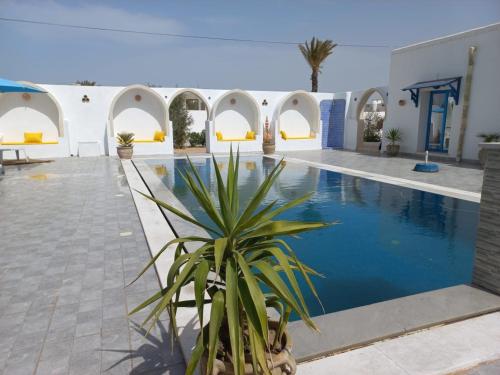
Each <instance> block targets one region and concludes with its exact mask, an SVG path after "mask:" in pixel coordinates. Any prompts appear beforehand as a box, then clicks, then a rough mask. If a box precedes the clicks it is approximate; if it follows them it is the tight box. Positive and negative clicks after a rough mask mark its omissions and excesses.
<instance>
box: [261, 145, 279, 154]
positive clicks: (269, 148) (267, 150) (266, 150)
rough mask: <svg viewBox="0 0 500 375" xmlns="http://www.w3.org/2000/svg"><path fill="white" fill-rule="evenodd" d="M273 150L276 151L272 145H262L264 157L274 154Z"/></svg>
mask: <svg viewBox="0 0 500 375" xmlns="http://www.w3.org/2000/svg"><path fill="white" fill-rule="evenodd" d="M275 149H276V145H275V144H274V143H263V144H262V151H264V155H271V154H274V151H275Z"/></svg>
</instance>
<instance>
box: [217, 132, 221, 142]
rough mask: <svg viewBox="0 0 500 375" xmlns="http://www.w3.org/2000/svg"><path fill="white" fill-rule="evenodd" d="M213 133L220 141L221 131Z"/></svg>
mask: <svg viewBox="0 0 500 375" xmlns="http://www.w3.org/2000/svg"><path fill="white" fill-rule="evenodd" d="M215 135H216V136H217V140H218V141H222V133H221V132H216V133H215Z"/></svg>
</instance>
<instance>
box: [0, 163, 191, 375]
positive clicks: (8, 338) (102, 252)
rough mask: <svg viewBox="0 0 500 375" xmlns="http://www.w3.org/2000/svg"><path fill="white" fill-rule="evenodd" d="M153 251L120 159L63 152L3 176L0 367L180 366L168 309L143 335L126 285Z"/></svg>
mask: <svg viewBox="0 0 500 375" xmlns="http://www.w3.org/2000/svg"><path fill="white" fill-rule="evenodd" d="M148 259H149V250H148V246H147V243H146V240H145V237H144V233H143V230H142V227H141V224H140V221H139V218H138V215H137V212H136V209H135V206H134V203H133V201H132V197H131V194H130V190H129V188H128V185H127V182H126V179H125V176H124V175H123V173H122V171H121V165H120V162H119V161H118V160H116V159H113V158H107V157H99V158H81V159H79V158H66V159H57V160H56V161H55V162H54V163H49V164H38V165H27V166H19V167H17V166H12V167H6V175H5V176H3V177H1V176H0V374H5V375H16V374H23V375H24V374H37V375H42V374H85V375H91V374H183V373H184V360H183V357H182V354H181V352H180V350H179V347H178V345H177V344H175V345H174V346H173V347H171V345H170V333H169V332H168V318H166V317H164V318H163V319H162V321H161V324H159V325H158V326H157V327H155V328H154V329H153V330H152V333H151V334H150V335H149V336H147V337H145V335H144V333H145V332H144V330H143V329H141V328H140V327H139V326H138V323H140V322H142V320H141V318H144V314H145V313H140V314H139V315H137V316H133V317H132V318H131V319H130V320H129V319H128V318H127V313H128V311H130V310H131V309H132V308H133V307H135V306H136V305H137V304H138V303H140V302H142V300H144V299H145V298H146V297H147V296H148V295H150V294H152V293H153V292H154V291H156V290H157V289H158V285H159V284H158V280H157V277H156V274H155V272H154V271H152V270H151V271H148V272H147V273H146V274H145V276H144V277H143V278H142V279H140V280H139V281H138V282H137V283H135V284H133V285H132V286H130V287H125V286H126V285H127V284H128V283H129V282H130V281H131V280H132V279H133V278H134V277H135V276H136V275H137V273H138V272H139V271H140V270H141V269H142V267H143V266H144V264H145V263H146V262H147V260H148Z"/></svg>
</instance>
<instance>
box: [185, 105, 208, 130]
mask: <svg viewBox="0 0 500 375" xmlns="http://www.w3.org/2000/svg"><path fill="white" fill-rule="evenodd" d="M188 112H189V115H190V116H191V118H192V119H193V123H192V124H191V127H190V129H189V131H191V132H196V133H199V132H201V131H202V130H205V121H207V111H204V110H199V111H188Z"/></svg>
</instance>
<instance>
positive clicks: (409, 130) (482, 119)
mask: <svg viewBox="0 0 500 375" xmlns="http://www.w3.org/2000/svg"><path fill="white" fill-rule="evenodd" d="M470 46H477V47H478V51H477V55H476V62H475V67H474V73H473V74H474V75H473V82H472V90H471V98H470V109H469V123H468V128H467V130H466V134H465V142H464V149H463V158H464V159H470V160H476V159H477V153H478V146H477V145H478V143H479V139H478V138H477V134H478V133H480V132H499V131H500V125H499V120H498V119H499V118H500V105H499V103H500V74H499V72H498V66H499V61H500V24H495V25H492V26H487V27H483V28H480V29H475V30H471V31H467V32H463V33H460V34H456V35H452V36H448V37H445V38H440V39H435V40H432V41H429V42H425V43H420V44H416V45H413V46H408V47H403V48H400V49H396V50H394V51H393V52H392V57H391V71H390V82H389V92H390V95H389V100H388V108H387V110H388V111H387V113H388V117H387V119H386V121H385V124H384V127H386V128H387V127H399V128H400V129H401V131H402V133H403V141H402V142H401V151H402V152H407V153H415V152H421V151H424V145H425V144H424V141H425V129H426V125H427V117H426V116H427V106H428V100H429V93H428V92H425V91H424V92H422V91H421V94H420V100H419V107H418V108H415V106H414V105H413V102H412V101H411V100H410V93H409V92H403V91H401V89H402V88H403V87H405V86H409V85H411V84H413V83H415V82H419V81H428V80H434V79H438V78H449V77H455V76H461V77H463V78H462V88H461V90H460V100H459V104H458V105H457V106H455V107H454V109H453V111H452V113H451V116H452V129H451V138H450V146H449V152H448V155H449V156H452V157H454V156H456V153H457V145H458V135H459V129H460V119H461V114H462V110H463V97H464V95H463V93H464V80H465V75H466V71H467V59H468V48H469V47H470ZM400 99H403V100H405V101H406V104H405V105H404V106H400V105H399V104H398V101H399V100H400Z"/></svg>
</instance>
